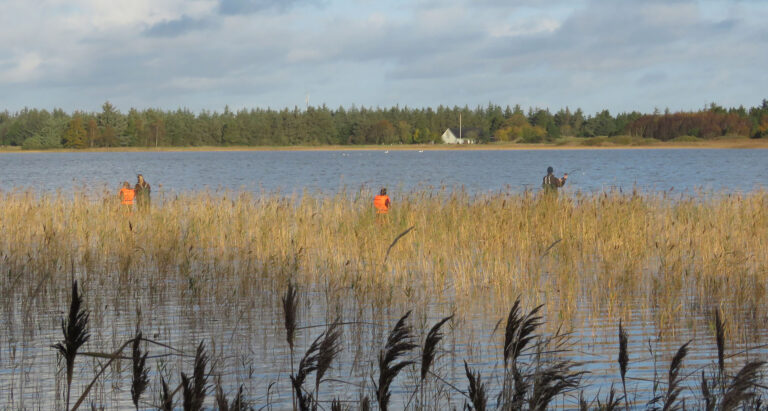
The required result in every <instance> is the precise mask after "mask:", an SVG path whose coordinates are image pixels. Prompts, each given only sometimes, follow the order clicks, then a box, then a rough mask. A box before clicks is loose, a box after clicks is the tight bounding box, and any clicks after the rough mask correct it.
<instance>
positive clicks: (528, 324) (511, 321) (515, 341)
mask: <svg viewBox="0 0 768 411" xmlns="http://www.w3.org/2000/svg"><path fill="white" fill-rule="evenodd" d="M542 307H543V305H539V306H538V307H536V308H534V309H533V310H531V311H530V312H529V313H528V314H526V315H525V316H522V315H521V308H520V297H518V298H517V299H516V300H515V303H514V304H513V305H512V309H511V310H509V316H508V317H507V326H506V328H505V330H504V366H505V367H506V366H507V365H508V364H509V363H510V362H512V363H514V362H515V361H517V357H518V356H519V355H520V353H522V352H523V350H525V348H526V346H527V345H528V343H529V342H531V340H533V339H535V338H536V335H535V334H534V331H535V330H536V328H538V327H539V326H540V325H541V324H542V323H541V316H537V315H536V314H537V313H538V312H539V310H541V308H542Z"/></svg>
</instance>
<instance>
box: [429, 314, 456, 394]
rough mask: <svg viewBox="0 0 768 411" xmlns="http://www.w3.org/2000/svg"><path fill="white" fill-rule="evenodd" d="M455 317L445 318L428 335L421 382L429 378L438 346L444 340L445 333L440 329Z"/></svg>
mask: <svg viewBox="0 0 768 411" xmlns="http://www.w3.org/2000/svg"><path fill="white" fill-rule="evenodd" d="M452 318H453V315H451V316H448V317H445V318H443V319H442V320H440V321H438V322H437V324H435V325H434V326H433V327H432V328H431V329H430V330H429V332H428V333H427V338H426V339H425V340H424V350H423V351H422V352H421V381H422V383H423V382H424V379H425V378H426V377H427V373H428V372H429V368H430V367H431V366H432V362H433V361H434V360H435V353H436V351H437V344H438V343H440V340H442V339H443V333H442V332H440V327H442V326H443V324H445V323H446V322H448V320H450V319H452Z"/></svg>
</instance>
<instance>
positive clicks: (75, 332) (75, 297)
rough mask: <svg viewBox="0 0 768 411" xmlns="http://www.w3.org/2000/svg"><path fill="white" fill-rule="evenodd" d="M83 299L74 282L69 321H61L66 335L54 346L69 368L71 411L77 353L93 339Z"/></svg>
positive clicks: (68, 382)
mask: <svg viewBox="0 0 768 411" xmlns="http://www.w3.org/2000/svg"><path fill="white" fill-rule="evenodd" d="M82 304H83V299H82V296H81V295H80V294H78V292H77V281H76V280H75V281H72V301H71V303H70V305H69V316H68V318H67V320H66V321H65V320H64V319H62V320H61V331H62V332H63V333H64V341H62V342H59V343H56V344H55V345H53V346H52V348H55V349H56V350H57V351H58V352H59V353H60V354H61V356H62V357H64V361H65V362H66V367H67V398H66V409H67V410H68V409H69V397H70V392H71V389H72V373H73V372H74V368H75V358H76V357H77V351H78V350H79V349H80V347H82V346H83V344H85V343H86V342H87V341H88V339H90V338H91V336H90V334H89V333H88V319H89V316H90V314H89V313H88V311H87V310H86V309H84V308H82Z"/></svg>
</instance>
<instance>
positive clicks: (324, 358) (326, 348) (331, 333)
mask: <svg viewBox="0 0 768 411" xmlns="http://www.w3.org/2000/svg"><path fill="white" fill-rule="evenodd" d="M340 323H341V322H340V321H339V320H338V319H337V320H336V321H335V322H334V323H333V324H331V326H330V327H328V329H327V330H326V331H325V333H324V334H323V340H322V341H321V342H320V348H319V349H318V353H317V371H316V372H315V406H314V408H315V410H316V409H317V407H318V403H319V401H320V382H321V381H322V379H323V376H324V375H325V373H326V372H327V371H328V370H329V369H330V368H331V363H333V360H334V359H335V358H336V357H337V356H338V355H339V353H340V352H341V326H340Z"/></svg>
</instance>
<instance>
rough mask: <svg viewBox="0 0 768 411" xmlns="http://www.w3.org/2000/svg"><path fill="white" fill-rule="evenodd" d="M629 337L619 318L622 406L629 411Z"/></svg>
mask: <svg viewBox="0 0 768 411" xmlns="http://www.w3.org/2000/svg"><path fill="white" fill-rule="evenodd" d="M628 342H629V338H628V337H627V330H625V329H624V327H623V326H622V324H621V320H619V359H618V361H619V371H620V373H621V387H622V389H623V391H624V408H625V410H626V411H629V397H627V381H626V376H627V365H628V364H629V350H628V348H627V346H628Z"/></svg>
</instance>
